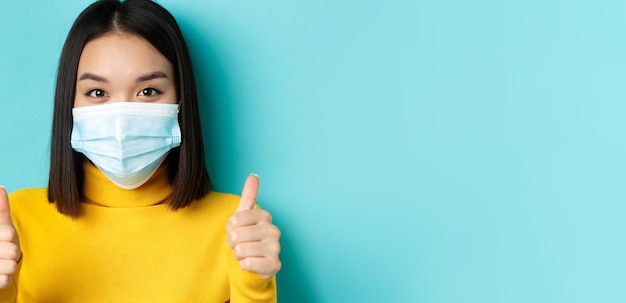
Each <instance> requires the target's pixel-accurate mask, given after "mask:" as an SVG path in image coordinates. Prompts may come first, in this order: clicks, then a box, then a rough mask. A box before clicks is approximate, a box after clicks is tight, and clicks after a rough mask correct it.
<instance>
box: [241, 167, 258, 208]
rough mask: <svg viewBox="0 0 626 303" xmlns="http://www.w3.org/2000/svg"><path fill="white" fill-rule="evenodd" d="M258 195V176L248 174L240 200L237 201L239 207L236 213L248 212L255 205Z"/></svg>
mask: <svg viewBox="0 0 626 303" xmlns="http://www.w3.org/2000/svg"><path fill="white" fill-rule="evenodd" d="M258 193H259V176H257V175H255V174H250V175H249V176H248V179H247V180H246V184H245V185H244V186H243V191H242V192H241V200H239V206H238V207H237V211H238V212H239V211H244V210H250V209H252V208H253V207H254V204H255V203H256V198H257V195H258Z"/></svg>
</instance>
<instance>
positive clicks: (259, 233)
mask: <svg viewBox="0 0 626 303" xmlns="http://www.w3.org/2000/svg"><path fill="white" fill-rule="evenodd" d="M279 238H280V230H278V227H276V226H275V225H272V224H261V225H253V226H244V227H239V228H236V229H233V231H232V232H230V233H229V234H228V242H229V243H230V244H231V246H235V245H237V244H239V243H245V242H256V241H263V240H275V241H278V239H279Z"/></svg>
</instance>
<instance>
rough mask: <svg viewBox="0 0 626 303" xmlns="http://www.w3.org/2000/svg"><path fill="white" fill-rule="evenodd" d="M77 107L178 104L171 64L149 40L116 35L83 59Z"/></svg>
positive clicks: (96, 43) (90, 46)
mask: <svg viewBox="0 0 626 303" xmlns="http://www.w3.org/2000/svg"><path fill="white" fill-rule="evenodd" d="M76 77H77V78H76V97H75V98H74V107H83V106H91V105H98V104H105V103H111V102H152V103H171V104H174V103H177V100H176V96H177V95H176V84H175V82H174V70H173V67H172V64H171V63H170V62H169V61H168V60H167V59H166V58H165V57H164V56H163V55H162V54H161V53H160V52H159V51H158V50H157V49H156V48H154V47H153V46H152V44H150V43H149V42H148V41H146V40H144V39H143V38H141V37H139V36H137V35H132V34H122V33H113V34H108V35H105V36H102V37H100V38H97V39H94V40H91V41H89V42H88V43H87V44H86V45H85V48H84V49H83V52H82V54H81V56H80V61H79V63H78V73H77V74H76Z"/></svg>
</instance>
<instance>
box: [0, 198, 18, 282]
mask: <svg viewBox="0 0 626 303" xmlns="http://www.w3.org/2000/svg"><path fill="white" fill-rule="evenodd" d="M21 255H22V252H21V251H20V246H19V241H18V238H17V232H16V231H15V227H14V226H13V221H11V213H10V211H9V197H8V196H7V191H6V189H5V188H4V187H0V288H5V287H7V286H9V285H10V284H11V279H12V277H13V274H14V273H15V270H16V268H17V262H16V260H18V259H19V258H20V256H21Z"/></svg>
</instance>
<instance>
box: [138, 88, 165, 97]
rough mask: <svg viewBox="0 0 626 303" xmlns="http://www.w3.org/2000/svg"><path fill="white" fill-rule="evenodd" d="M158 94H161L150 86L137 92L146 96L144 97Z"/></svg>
mask: <svg viewBox="0 0 626 303" xmlns="http://www.w3.org/2000/svg"><path fill="white" fill-rule="evenodd" d="M160 94H161V91H159V90H158V89H156V88H152V87H149V88H144V89H142V90H141V91H140V92H139V96H146V97H152V96H155V95H160Z"/></svg>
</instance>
